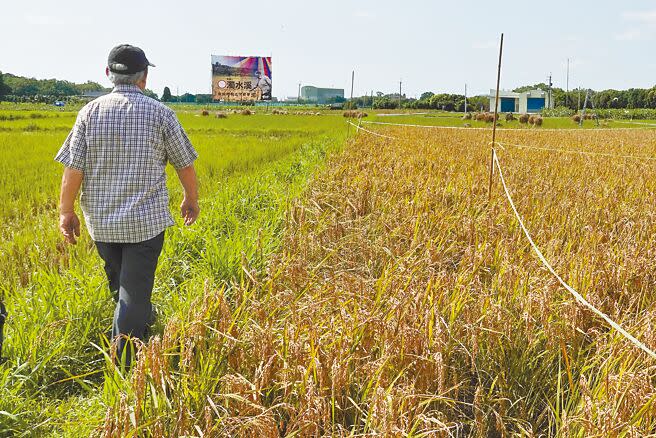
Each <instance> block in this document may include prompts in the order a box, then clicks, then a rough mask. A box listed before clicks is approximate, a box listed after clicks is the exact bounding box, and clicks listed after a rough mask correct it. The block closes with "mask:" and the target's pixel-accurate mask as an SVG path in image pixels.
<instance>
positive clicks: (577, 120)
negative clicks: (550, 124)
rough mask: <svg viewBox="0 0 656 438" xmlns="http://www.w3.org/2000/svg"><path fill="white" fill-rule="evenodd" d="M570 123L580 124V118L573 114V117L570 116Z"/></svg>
mask: <svg viewBox="0 0 656 438" xmlns="http://www.w3.org/2000/svg"><path fill="white" fill-rule="evenodd" d="M572 121H573V122H574V123H580V122H581V116H580V115H579V114H574V115H573V116H572Z"/></svg>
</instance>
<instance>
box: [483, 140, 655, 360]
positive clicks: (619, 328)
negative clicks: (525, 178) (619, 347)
mask: <svg viewBox="0 0 656 438" xmlns="http://www.w3.org/2000/svg"><path fill="white" fill-rule="evenodd" d="M492 156H493V158H494V164H496V167H497V169H498V170H499V178H500V179H501V184H502V185H503V190H504V191H505V192H506V198H508V202H509V203H510V207H511V208H512V210H513V212H514V213H515V217H516V218H517V221H518V222H519V226H520V227H521V228H522V231H524V234H525V235H526V238H527V239H528V241H529V243H530V244H531V247H532V248H533V251H535V253H536V254H537V256H538V258H539V259H540V261H541V262H542V264H543V265H544V266H545V267H546V268H547V269H548V270H549V272H551V273H552V274H553V276H554V277H556V278H557V279H558V281H559V282H560V284H561V285H562V286H563V287H564V288H565V289H567V291H568V292H569V293H571V294H572V295H573V296H574V298H576V300H577V301H578V302H579V303H581V304H583V305H584V306H585V307H587V308H588V309H590V310H592V311H593V312H594V313H595V314H597V315H598V316H600V317H601V318H602V319H604V321H606V322H607V323H608V324H609V325H610V326H611V327H612V328H614V329H615V330H617V331H618V332H619V333H620V334H621V335H622V336H624V337H625V338H627V339H628V340H629V341H631V342H632V343H633V345H635V346H636V347H638V348H640V349H641V350H642V351H644V352H645V353H647V354H648V355H649V356H651V357H652V358H653V359H656V353H654V352H653V351H652V350H650V349H649V347H647V346H646V345H645V344H643V343H642V342H640V341H639V340H638V339H636V338H635V337H634V336H633V335H631V333H629V332H627V331H626V330H624V329H623V328H622V326H620V325H619V324H617V323H616V322H615V321H613V320H612V319H610V317H609V316H608V315H606V314H605V313H603V312H602V311H601V310H599V309H597V308H596V307H595V306H593V305H592V304H590V303H589V302H588V301H587V300H586V299H585V298H583V296H582V295H581V294H580V293H578V292H577V291H576V290H575V289H574V288H573V287H571V286H570V285H569V284H567V283H565V281H564V280H563V279H562V278H561V277H560V275H558V274H557V273H556V271H555V270H554V268H553V267H552V266H551V265H550V264H549V262H548V261H547V259H546V258H545V257H544V255H542V252H541V251H540V249H539V248H538V247H537V245H536V244H535V242H533V239H532V238H531V235H530V233H529V232H528V230H527V229H526V226H525V225H524V221H523V220H522V218H521V216H520V215H519V212H518V211H517V208H516V207H515V203H514V202H513V199H512V196H510V192H509V191H508V186H507V185H506V180H505V179H504V177H503V171H502V170H501V164H500V163H499V158H498V157H497V154H496V151H494V150H493V155H492Z"/></svg>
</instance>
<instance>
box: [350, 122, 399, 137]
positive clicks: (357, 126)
mask: <svg viewBox="0 0 656 438" xmlns="http://www.w3.org/2000/svg"><path fill="white" fill-rule="evenodd" d="M346 123H348V124H349V125H351V126H354V127H355V128H356V129H357V130H358V131H360V130H362V131H364V132H366V133H369V134H371V135H375V136H377V137H382V138H387V139H389V140H398V139H397V138H396V137H390V136H389V135H383V134H379V133H377V132H374V131H370V130H368V129H365V128H363V127H362V126H359V125H356V124H355V123H352V122H351V121H350V120H348V121H347V122H346Z"/></svg>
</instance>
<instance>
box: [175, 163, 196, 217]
mask: <svg viewBox="0 0 656 438" xmlns="http://www.w3.org/2000/svg"><path fill="white" fill-rule="evenodd" d="M177 172H178V178H180V183H182V188H184V199H183V200H182V204H181V205H180V214H182V217H183V218H184V223H185V225H187V226H189V225H191V224H193V223H194V222H196V219H198V214H199V213H200V207H199V206H198V181H197V180H196V170H195V169H194V165H193V164H191V165H189V166H187V167H183V168H182V169H177Z"/></svg>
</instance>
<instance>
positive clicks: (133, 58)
mask: <svg viewBox="0 0 656 438" xmlns="http://www.w3.org/2000/svg"><path fill="white" fill-rule="evenodd" d="M148 66H151V67H155V64H151V63H150V61H148V59H147V58H146V54H145V53H144V51H143V50H141V49H140V48H139V47H136V46H131V45H130V44H121V45H119V46H116V47H114V48H113V49H112V51H111V52H109V57H108V58H107V67H109V71H111V72H113V73H118V74H124V75H131V74H134V73H139V72H140V71H144V70H145V69H146V67H148Z"/></svg>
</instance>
